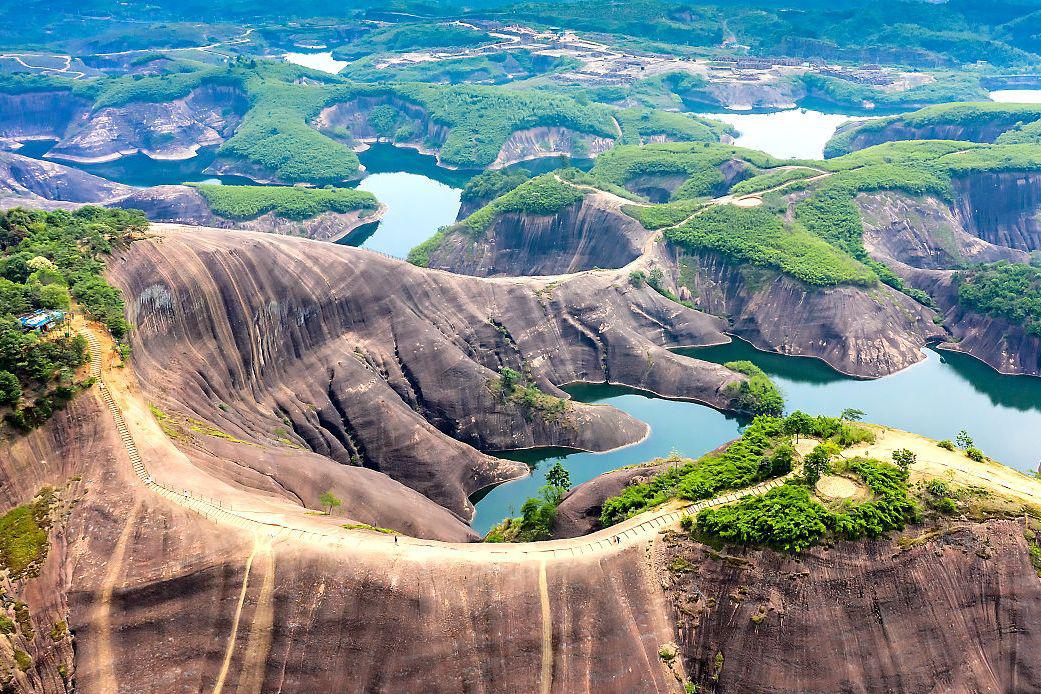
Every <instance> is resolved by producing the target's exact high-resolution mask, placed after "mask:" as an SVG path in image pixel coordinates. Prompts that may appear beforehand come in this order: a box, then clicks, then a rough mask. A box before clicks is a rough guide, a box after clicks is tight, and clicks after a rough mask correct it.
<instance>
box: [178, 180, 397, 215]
mask: <svg viewBox="0 0 1041 694" xmlns="http://www.w3.org/2000/svg"><path fill="white" fill-rule="evenodd" d="M194 186H195V188H196V189H197V190H198V191H199V192H200V193H202V195H203V197H205V198H206V202H207V203H209V205H210V209H211V210H213V211H214V212H215V213H216V214H219V215H220V216H222V217H226V218H228V219H254V218H256V217H259V216H260V215H262V214H265V213H267V212H274V213H275V214H276V215H278V216H279V217H285V218H286V219H295V220H303V219H310V218H312V217H316V216H318V215H320V214H322V213H323V212H339V213H347V212H354V211H355V210H375V209H376V208H377V207H379V202H378V201H377V200H376V196H374V195H373V194H372V193H369V192H366V191H363V190H355V189H353V188H302V187H300V186H219V185H203V184H194Z"/></svg>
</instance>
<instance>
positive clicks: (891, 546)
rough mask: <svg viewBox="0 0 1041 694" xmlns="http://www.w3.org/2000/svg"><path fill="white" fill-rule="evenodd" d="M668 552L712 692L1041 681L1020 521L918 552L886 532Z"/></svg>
mask: <svg viewBox="0 0 1041 694" xmlns="http://www.w3.org/2000/svg"><path fill="white" fill-rule="evenodd" d="M916 532H917V531H912V532H910V533H909V535H912V536H913V535H914V534H916ZM659 549H660V552H659V553H658V554H657V564H658V571H659V575H660V577H661V581H662V584H663V585H664V586H665V591H666V593H667V594H668V596H669V599H670V602H671V605H672V613H673V616H674V618H675V620H676V623H677V628H678V644H679V646H680V649H679V650H680V656H681V658H682V660H683V664H684V666H685V669H686V671H687V674H688V676H689V677H690V679H691V681H693V682H694V683H695V684H697V685H698V689H699V690H701V689H702V688H704V689H705V690H707V691H717V692H742V693H745V692H806V691H822V692H823V691H828V692H836V691H863V692H875V691H938V690H942V691H952V692H954V691H957V692H981V691H1001V692H1008V691H1032V690H1035V689H1038V688H1041V668H1039V667H1038V665H1037V663H1036V660H1035V659H1034V658H1033V657H1031V656H1030V655H1028V654H1030V653H1033V652H1034V651H1035V649H1036V648H1037V647H1039V646H1041V631H1039V629H1038V626H1037V625H1038V624H1039V620H1041V581H1039V580H1038V577H1037V573H1036V572H1035V571H1034V570H1033V567H1032V566H1031V565H1030V560H1029V553H1028V548H1027V545H1026V540H1025V539H1024V536H1023V527H1022V524H1021V522H1019V521H991V522H988V523H984V524H978V525H976V524H962V525H960V526H956V527H953V528H951V529H950V530H949V531H948V532H946V533H940V534H939V535H938V536H937V537H935V539H923V540H922V541H919V542H917V543H913V544H912V546H911V547H910V548H909V549H906V550H901V549H900V548H899V547H898V546H896V545H895V543H894V542H893V541H892V540H890V539H883V540H877V541H869V542H859V543H853V542H839V543H837V544H836V545H835V546H834V547H833V548H831V549H825V548H816V549H812V550H810V551H808V552H806V553H805V554H803V555H801V556H799V557H793V556H790V555H782V554H778V553H776V552H773V551H771V550H747V551H740V550H731V551H729V552H724V553H723V554H720V553H719V552H716V551H714V550H712V549H710V548H708V547H705V546H704V545H699V544H697V543H695V542H693V541H692V540H689V539H687V538H685V537H682V536H680V535H674V536H672V537H670V538H668V539H666V541H665V542H663V543H662V546H660V547H659Z"/></svg>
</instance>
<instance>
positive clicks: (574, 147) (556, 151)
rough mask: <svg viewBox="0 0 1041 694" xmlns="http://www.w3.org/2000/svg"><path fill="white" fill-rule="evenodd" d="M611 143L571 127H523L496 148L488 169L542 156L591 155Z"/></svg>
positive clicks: (610, 146) (603, 138)
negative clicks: (499, 147)
mask: <svg viewBox="0 0 1041 694" xmlns="http://www.w3.org/2000/svg"><path fill="white" fill-rule="evenodd" d="M614 144H615V141H614V139H613V138H610V137H601V136H599V135H591V134H589V133H582V132H578V131H577V130H572V129H571V128H563V127H560V126H539V127H537V128H526V129H524V130H517V131H514V132H513V133H511V134H510V136H509V137H508V138H507V139H506V142H504V143H503V145H502V148H501V149H500V150H499V156H498V157H496V158H495V161H494V162H492V164H491V166H489V167H488V168H491V169H501V168H505V167H507V166H510V165H511V164H517V163H520V162H523V161H529V160H531V159H541V158H543V157H559V156H566V157H580V158H594V157H596V156H597V155H598V154H602V153H603V152H606V151H607V150H609V149H611V148H612V147H614Z"/></svg>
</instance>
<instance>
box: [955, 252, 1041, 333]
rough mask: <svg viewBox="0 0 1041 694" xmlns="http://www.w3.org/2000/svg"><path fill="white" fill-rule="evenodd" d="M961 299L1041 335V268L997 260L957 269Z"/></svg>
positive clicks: (959, 299) (967, 303)
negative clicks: (969, 267)
mask: <svg viewBox="0 0 1041 694" xmlns="http://www.w3.org/2000/svg"><path fill="white" fill-rule="evenodd" d="M956 282H957V286H958V301H959V302H961V303H962V304H964V305H965V306H968V307H969V308H971V309H972V310H973V311H976V312H978V313H983V314H986V315H990V316H999V317H1001V318H1005V319H1007V320H1009V321H1010V322H1012V323H1016V324H1017V325H1022V326H1023V327H1024V328H1026V330H1027V332H1028V333H1030V334H1032V335H1041V269H1039V268H1036V267H1032V266H1030V265H1019V264H1016V263H1008V262H1004V261H1002V262H997V263H991V264H988V265H978V266H976V267H974V268H971V269H969V270H965V271H963V272H960V273H958V275H957V276H956Z"/></svg>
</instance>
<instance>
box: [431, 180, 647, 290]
mask: <svg viewBox="0 0 1041 694" xmlns="http://www.w3.org/2000/svg"><path fill="white" fill-rule="evenodd" d="M624 202H625V201H623V200H621V199H620V198H618V197H616V196H613V195H609V194H607V193H590V194H588V195H586V196H585V197H584V198H583V199H582V200H581V201H579V202H578V203H576V204H574V205H571V206H569V207H567V208H565V209H564V210H563V211H561V212H559V213H558V214H555V215H545V216H540V215H531V214H525V213H519V212H510V213H506V214H502V215H499V216H497V217H496V218H495V220H494V221H493V222H492V224H491V226H489V228H488V229H487V230H486V231H485V232H484V233H483V234H482V235H480V236H479V237H478V238H477V239H476V240H475V239H473V238H471V237H470V236H469V235H468V234H467V233H466V232H463V231H457V232H454V233H451V234H449V235H448V237H447V238H446V239H445V242H444V243H443V244H442V245H441V246H440V247H439V248H438V249H437V250H436V251H435V252H433V253H431V255H430V267H434V268H441V269H445V270H451V271H452V272H460V273H463V274H467V275H478V276H481V277H490V276H503V275H555V274H561V273H565V272H577V271H580V270H589V269H592V268H595V267H600V268H617V267H622V266H623V265H626V264H627V263H629V262H631V261H633V260H635V259H636V258H637V257H638V256H639V255H640V253H641V251H642V248H643V245H644V243H645V242H646V241H647V239H648V238H649V237H650V232H648V231H647V230H645V229H644V228H643V226H641V225H640V223H639V222H637V221H636V220H634V219H632V218H631V217H628V216H626V215H625V214H624V213H623V212H622V211H621V205H622V204H624Z"/></svg>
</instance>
